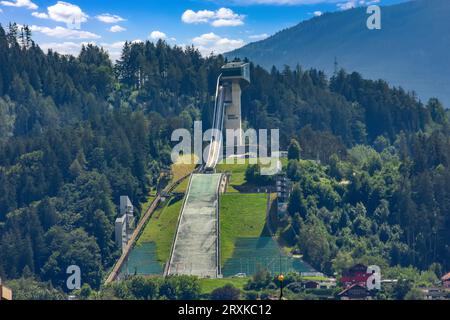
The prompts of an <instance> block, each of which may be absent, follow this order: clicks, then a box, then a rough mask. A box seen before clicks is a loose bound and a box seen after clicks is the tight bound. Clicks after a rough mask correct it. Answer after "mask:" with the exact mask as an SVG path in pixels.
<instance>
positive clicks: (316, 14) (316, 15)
mask: <svg viewBox="0 0 450 320" xmlns="http://www.w3.org/2000/svg"><path fill="white" fill-rule="evenodd" d="M313 14H314V16H315V17H320V16H321V15H322V14H323V12H322V11H314V13H313Z"/></svg>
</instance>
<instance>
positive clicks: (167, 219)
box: [136, 198, 183, 263]
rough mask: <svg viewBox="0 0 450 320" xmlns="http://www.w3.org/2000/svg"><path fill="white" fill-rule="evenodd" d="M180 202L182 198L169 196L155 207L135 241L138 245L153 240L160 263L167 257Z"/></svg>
mask: <svg viewBox="0 0 450 320" xmlns="http://www.w3.org/2000/svg"><path fill="white" fill-rule="evenodd" d="M182 204H183V199H174V198H171V199H170V200H168V201H167V203H166V204H165V205H164V206H163V207H162V208H159V209H157V210H156V211H155V212H154V214H153V216H152V217H151V218H150V220H149V221H148V223H147V225H146V226H145V228H144V231H143V232H142V234H141V236H140V237H139V239H138V241H137V243H136V245H140V244H142V243H144V242H154V243H155V244H156V254H157V256H158V261H159V262H161V263H166V262H167V260H168V259H169V256H170V249H171V247H172V241H173V237H174V235H175V232H176V228H177V221H178V216H179V214H180V211H181V206H182Z"/></svg>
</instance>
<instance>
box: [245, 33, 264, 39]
mask: <svg viewBox="0 0 450 320" xmlns="http://www.w3.org/2000/svg"><path fill="white" fill-rule="evenodd" d="M267 37H269V35H268V34H267V33H262V34H253V35H251V36H248V38H249V39H251V40H263V39H266V38H267Z"/></svg>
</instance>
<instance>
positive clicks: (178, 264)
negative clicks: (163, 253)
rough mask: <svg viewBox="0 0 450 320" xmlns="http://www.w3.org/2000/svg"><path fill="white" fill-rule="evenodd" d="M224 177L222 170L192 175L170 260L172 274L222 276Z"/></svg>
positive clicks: (168, 270)
mask: <svg viewBox="0 0 450 320" xmlns="http://www.w3.org/2000/svg"><path fill="white" fill-rule="evenodd" d="M221 177H222V175H221V174H193V175H192V176H191V180H190V183H189V188H188V192H187V195H186V198H185V200H184V205H183V208H182V212H181V216H180V220H179V222H178V228H177V233H176V236H175V240H174V244H173V248H172V253H171V256H170V260H169V266H168V269H167V274H168V275H171V274H172V275H173V274H186V275H196V276H199V277H203V278H205V277H210V278H216V277H217V276H218V273H219V271H218V270H219V265H218V264H219V252H218V250H219V248H218V247H219V238H218V235H219V225H218V224H219V220H218V216H219V215H218V213H219V207H218V206H219V184H220V181H221Z"/></svg>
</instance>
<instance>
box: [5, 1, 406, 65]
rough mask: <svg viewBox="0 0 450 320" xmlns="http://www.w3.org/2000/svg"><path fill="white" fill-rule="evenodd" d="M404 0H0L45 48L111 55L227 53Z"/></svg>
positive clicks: (7, 13) (9, 14) (9, 18)
mask: <svg viewBox="0 0 450 320" xmlns="http://www.w3.org/2000/svg"><path fill="white" fill-rule="evenodd" d="M404 1H405V0H227V1H225V0H126V1H123V0H117V1H112V0H67V1H56V0H0V23H1V24H2V25H4V26H5V25H7V24H8V23H9V22H10V21H14V22H17V23H18V24H27V25H29V26H31V27H32V31H33V38H34V39H35V40H36V42H37V43H38V44H39V45H40V46H41V47H42V48H44V49H48V48H53V49H54V50H56V51H59V52H61V53H71V54H77V53H78V51H79V48H80V47H81V45H82V44H83V43H89V42H92V43H96V44H98V45H102V46H103V47H105V49H107V50H108V51H109V52H110V54H111V56H112V58H113V59H115V58H117V57H118V56H119V55H120V49H121V47H122V45H123V42H124V41H125V40H128V41H143V40H147V39H149V40H155V41H156V40H157V39H159V38H163V39H164V40H166V41H167V42H168V43H170V44H177V45H182V46H184V45H188V44H189V45H190V44H194V45H195V46H196V47H198V48H199V50H200V51H201V52H202V53H203V54H205V55H206V54H209V53H210V52H215V53H221V52H226V51H229V50H232V49H235V48H237V47H240V46H242V45H244V44H246V43H249V42H253V41H256V40H260V39H263V38H265V37H267V36H270V35H272V34H274V33H275V32H277V31H279V30H281V29H284V28H287V27H290V26H293V25H295V24H297V23H299V22H300V21H302V20H305V19H310V18H312V17H314V16H315V15H320V14H321V13H324V12H330V11H339V10H346V9H348V8H351V7H354V6H360V5H368V4H371V3H378V4H381V5H390V4H395V3H399V2H404Z"/></svg>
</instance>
